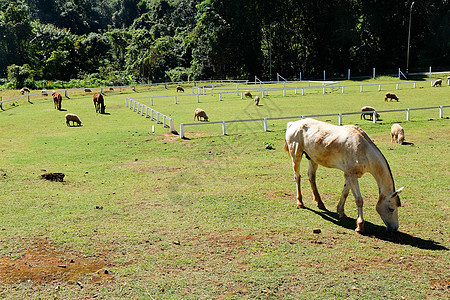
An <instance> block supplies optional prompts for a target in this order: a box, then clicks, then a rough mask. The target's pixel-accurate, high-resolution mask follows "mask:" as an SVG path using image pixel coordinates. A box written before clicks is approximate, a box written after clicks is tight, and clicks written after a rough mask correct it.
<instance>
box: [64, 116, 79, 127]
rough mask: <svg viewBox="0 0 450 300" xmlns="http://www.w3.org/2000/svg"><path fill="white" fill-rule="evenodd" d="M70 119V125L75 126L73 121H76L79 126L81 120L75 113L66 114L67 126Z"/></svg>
mask: <svg viewBox="0 0 450 300" xmlns="http://www.w3.org/2000/svg"><path fill="white" fill-rule="evenodd" d="M70 121H72V126H75V123H77V125H78V126H81V120H80V118H79V117H78V116H77V115H76V114H66V125H67V126H70Z"/></svg>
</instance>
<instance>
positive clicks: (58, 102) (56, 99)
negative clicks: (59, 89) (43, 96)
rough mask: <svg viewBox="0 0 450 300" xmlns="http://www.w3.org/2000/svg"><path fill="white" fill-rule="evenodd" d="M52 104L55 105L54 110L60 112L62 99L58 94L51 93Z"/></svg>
mask: <svg viewBox="0 0 450 300" xmlns="http://www.w3.org/2000/svg"><path fill="white" fill-rule="evenodd" d="M52 96H53V103H55V109H57V110H61V103H62V97H61V95H60V94H58V93H52Z"/></svg>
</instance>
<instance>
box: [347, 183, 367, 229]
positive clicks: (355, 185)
mask: <svg viewBox="0 0 450 300" xmlns="http://www.w3.org/2000/svg"><path fill="white" fill-rule="evenodd" d="M346 182H348V183H349V185H350V189H351V190H352V193H353V196H354V197H355V202H356V206H357V207H358V219H356V229H355V231H356V232H357V233H363V232H364V217H363V204H364V202H363V198H362V196H361V192H360V190H359V183H358V178H357V177H356V176H351V177H349V178H348V179H347V180H346Z"/></svg>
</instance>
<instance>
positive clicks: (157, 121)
mask: <svg viewBox="0 0 450 300" xmlns="http://www.w3.org/2000/svg"><path fill="white" fill-rule="evenodd" d="M159 115H160V114H159V112H157V113H156V124H159Z"/></svg>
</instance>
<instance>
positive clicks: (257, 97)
mask: <svg viewBox="0 0 450 300" xmlns="http://www.w3.org/2000/svg"><path fill="white" fill-rule="evenodd" d="M254 101H255V105H256V106H258V105H259V96H255V99H254Z"/></svg>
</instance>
